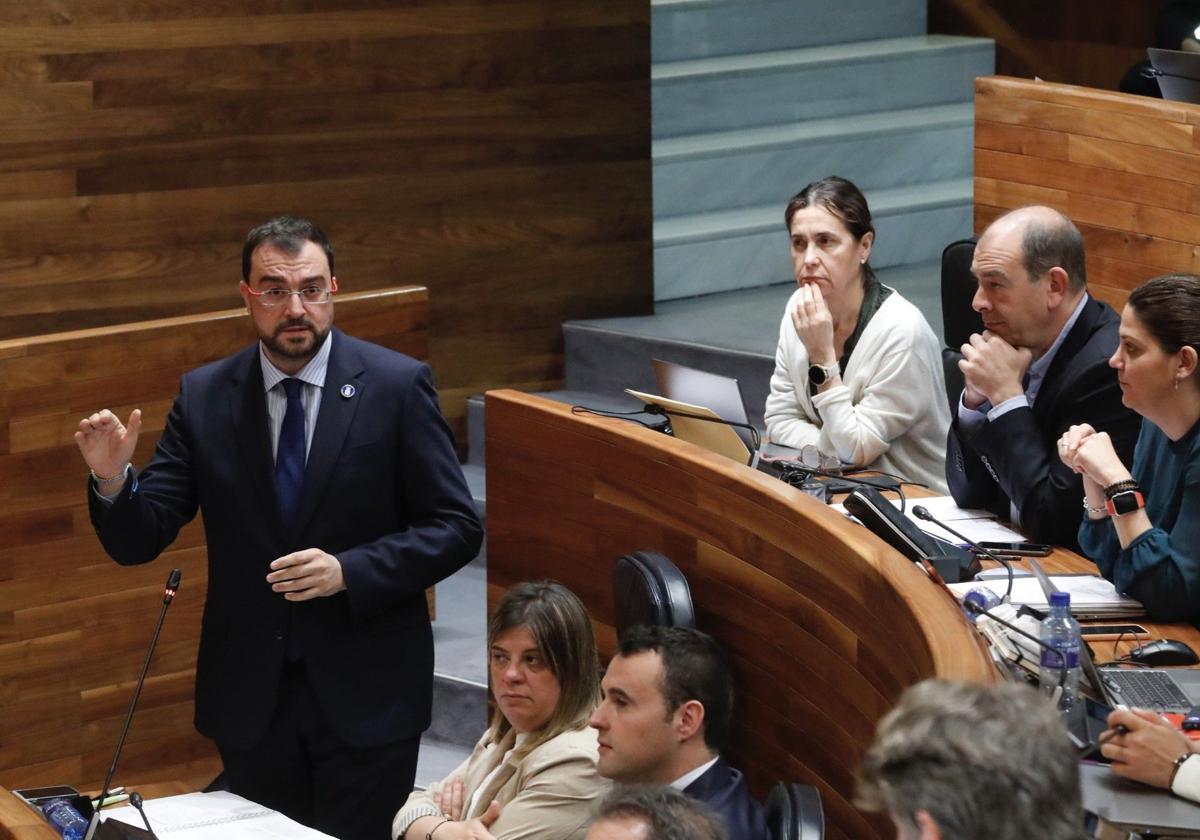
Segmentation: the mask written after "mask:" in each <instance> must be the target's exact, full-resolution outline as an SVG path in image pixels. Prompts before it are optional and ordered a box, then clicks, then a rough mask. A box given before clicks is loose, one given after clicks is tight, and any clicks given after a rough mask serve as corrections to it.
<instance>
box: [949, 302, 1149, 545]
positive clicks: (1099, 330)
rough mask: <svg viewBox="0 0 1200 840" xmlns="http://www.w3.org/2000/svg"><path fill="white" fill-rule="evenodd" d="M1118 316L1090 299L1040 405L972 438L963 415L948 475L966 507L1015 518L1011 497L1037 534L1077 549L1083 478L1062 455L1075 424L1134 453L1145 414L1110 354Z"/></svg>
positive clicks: (953, 436) (953, 432)
mask: <svg viewBox="0 0 1200 840" xmlns="http://www.w3.org/2000/svg"><path fill="white" fill-rule="evenodd" d="M1117 326H1118V320H1117V318H1116V314H1115V313H1113V312H1112V310H1111V309H1109V308H1108V307H1107V306H1106V305H1104V304H1102V303H1100V302H1099V301H1096V300H1094V299H1093V300H1090V301H1089V302H1088V304H1087V305H1086V306H1085V307H1084V311H1083V313H1081V315H1080V318H1079V320H1078V321H1077V322H1076V324H1075V327H1074V328H1072V330H1071V333H1070V334H1069V335H1068V336H1067V339H1066V340H1065V341H1064V343H1063V345H1062V346H1061V347H1060V348H1059V351H1058V353H1057V354H1056V356H1055V358H1054V361H1053V362H1052V363H1051V366H1050V370H1049V371H1048V372H1047V375H1046V379H1045V381H1044V382H1043V383H1042V387H1041V390H1040V391H1039V393H1038V397H1037V400H1036V402H1035V404H1034V406H1033V407H1032V408H1031V407H1022V408H1017V409H1014V410H1012V411H1009V412H1007V413H1005V414H1003V415H1002V416H1000V417H999V418H997V419H996V420H995V421H988V422H986V423H984V424H983V426H982V427H981V428H980V429H979V430H978V431H977V432H976V433H975V434H974V435H973V436H970V437H969V436H967V435H966V434H965V433H964V431H963V430H962V428H961V427H960V425H959V423H958V420H957V419H955V421H954V422H953V423H951V425H950V433H949V436H948V441H947V448H946V451H947V455H946V479H947V483H948V484H949V486H950V492H951V495H953V496H954V500H955V501H956V502H957V503H958V504H959V505H960V506H962V507H976V508H983V509H985V510H990V511H992V512H993V513H996V514H998V515H1001V516H1004V517H1006V518H1007V517H1008V516H1009V514H1010V511H1009V501H1010V500H1011V501H1012V502H1013V503H1015V504H1016V506H1017V509H1018V510H1019V511H1020V512H1021V522H1020V525H1021V527H1022V528H1023V529H1024V530H1025V531H1026V532H1027V533H1028V534H1029V535H1030V536H1031V537H1033V538H1034V539H1036V540H1039V541H1041V542H1048V543H1053V544H1056V545H1063V546H1068V547H1072V548H1074V547H1077V545H1078V543H1077V532H1078V529H1079V523H1080V521H1081V520H1082V518H1083V508H1082V503H1081V499H1082V498H1083V482H1082V479H1081V478H1080V477H1079V476H1078V475H1076V474H1075V473H1073V472H1072V471H1071V470H1070V469H1069V468H1068V467H1067V466H1066V465H1065V464H1063V463H1062V461H1061V460H1060V459H1059V457H1058V454H1057V447H1056V442H1057V440H1058V438H1059V437H1060V436H1061V435H1062V433H1063V432H1065V431H1066V430H1067V429H1068V428H1070V426H1072V425H1074V424H1078V423H1090V424H1091V425H1092V426H1094V427H1095V428H1096V430H1097V431H1101V432H1108V433H1109V434H1110V435H1111V436H1112V439H1113V444H1114V446H1115V448H1116V450H1117V453H1118V454H1120V455H1121V456H1122V458H1123V459H1124V458H1127V457H1129V456H1131V455H1132V453H1133V447H1134V444H1135V442H1136V441H1137V434H1138V428H1139V426H1140V418H1139V417H1138V416H1137V415H1136V414H1134V413H1133V412H1132V411H1130V410H1129V409H1128V408H1126V407H1125V406H1124V404H1123V403H1122V402H1121V388H1120V385H1119V383H1118V382H1117V377H1116V374H1115V372H1114V371H1113V370H1112V368H1110V367H1109V366H1108V357H1109V355H1110V354H1111V353H1112V351H1113V350H1114V349H1116V344H1117Z"/></svg>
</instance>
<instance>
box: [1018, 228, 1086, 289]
mask: <svg viewBox="0 0 1200 840" xmlns="http://www.w3.org/2000/svg"><path fill="white" fill-rule="evenodd" d="M1021 251H1022V256H1023V257H1024V260H1023V262H1024V264H1025V270H1026V271H1027V272H1029V280H1030V282H1033V283H1036V282H1037V281H1038V280H1039V279H1040V278H1041V277H1044V276H1045V275H1046V272H1047V271H1049V270H1050V269H1052V268H1054V267H1055V266H1058V267H1059V268H1061V269H1063V270H1064V271H1066V272H1067V278H1068V279H1069V280H1070V288H1071V291H1073V292H1078V291H1082V290H1083V289H1085V288H1087V261H1086V259H1085V255H1084V248H1083V234H1081V233H1080V232H1079V228H1077V227H1075V224H1074V223H1073V222H1072V221H1071V220H1070V219H1068V218H1067V217H1066V216H1063V215H1061V214H1059V218H1058V219H1056V220H1053V221H1050V220H1043V219H1029V220H1028V221H1027V222H1026V223H1025V230H1024V233H1023V235H1022V237H1021Z"/></svg>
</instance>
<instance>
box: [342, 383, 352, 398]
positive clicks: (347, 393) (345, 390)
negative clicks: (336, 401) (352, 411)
mask: <svg viewBox="0 0 1200 840" xmlns="http://www.w3.org/2000/svg"><path fill="white" fill-rule="evenodd" d="M353 396H354V386H353V385H343V386H342V397H344V398H345V399H350V398H351V397H353Z"/></svg>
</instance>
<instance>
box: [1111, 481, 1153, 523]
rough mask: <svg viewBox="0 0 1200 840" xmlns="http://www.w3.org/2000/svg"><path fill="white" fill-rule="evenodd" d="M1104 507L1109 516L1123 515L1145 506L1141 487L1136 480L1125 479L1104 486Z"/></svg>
mask: <svg viewBox="0 0 1200 840" xmlns="http://www.w3.org/2000/svg"><path fill="white" fill-rule="evenodd" d="M1104 498H1105V500H1106V501H1105V502H1104V509H1105V510H1106V511H1107V512H1108V515H1109V516H1123V515H1124V514H1126V513H1133V512H1134V511H1135V510H1141V509H1142V508H1144V507H1145V506H1146V500H1145V498H1144V497H1143V496H1142V488H1141V485H1139V484H1138V483H1137V482H1136V481H1134V480H1132V479H1126V480H1125V481H1118V482H1116V483H1115V484H1110V485H1108V486H1107V487H1105V488H1104Z"/></svg>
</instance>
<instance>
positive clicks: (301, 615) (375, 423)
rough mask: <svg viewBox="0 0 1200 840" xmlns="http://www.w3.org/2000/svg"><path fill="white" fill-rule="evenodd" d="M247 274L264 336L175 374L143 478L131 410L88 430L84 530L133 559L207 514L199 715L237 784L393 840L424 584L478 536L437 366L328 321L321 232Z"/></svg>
mask: <svg viewBox="0 0 1200 840" xmlns="http://www.w3.org/2000/svg"><path fill="white" fill-rule="evenodd" d="M242 276H243V281H242V282H241V284H240V289H241V294H242V298H243V300H245V302H246V308H247V311H248V312H249V314H250V318H251V320H252V321H253V322H254V326H255V329H256V330H257V332H258V336H259V341H258V343H257V344H255V345H253V346H251V347H248V348H246V349H245V350H242V351H241V352H239V353H236V354H235V355H233V356H230V357H228V358H226V359H223V360H221V361H218V362H215V363H213V364H210V365H206V366H204V367H201V368H199V369H197V370H194V371H192V372H190V373H188V374H186V375H185V376H184V377H183V382H182V385H181V388H180V393H179V396H178V397H177V398H176V400H175V403H174V406H173V407H172V409H171V412H170V415H169V416H168V417H167V421H166V428H165V429H164V430H163V434H162V437H161V439H160V440H159V442H158V446H157V448H156V450H155V453H154V456H153V457H152V458H151V460H150V463H149V464H147V465H146V467H145V468H144V469H142V471H141V472H136V471H135V470H134V469H133V467H132V465H131V464H130V460H131V459H132V457H133V452H134V446H135V444H136V443H137V436H138V431H139V429H140V427H141V412H140V410H135V411H134V412H133V413H132V414H131V415H130V417H129V421H128V423H124V424H123V423H122V422H121V421H120V420H119V419H118V418H117V417H116V416H115V415H113V414H112V412H110V411H109V410H107V409H104V410H102V411H99V412H97V413H96V414H93V415H91V416H90V417H88V418H86V419H85V420H83V421H82V422H81V423H80V426H79V431H78V432H77V433H76V435H75V439H76V442H77V443H78V444H79V448H80V451H81V452H82V453H83V457H84V459H85V460H86V461H87V464H88V466H89V467H90V468H91V484H90V490H89V493H88V496H89V500H90V505H91V515H92V523H93V525H94V526H95V528H96V533H97V534H98V535H99V537H100V541H101V542H102V543H103V545H104V547H105V550H106V551H108V553H109V554H110V555H111V556H112V557H113V559H115V560H116V561H117V562H118V563H121V564H123V565H128V564H135V563H146V562H149V561H150V560H153V559H154V558H155V557H156V556H158V554H159V553H160V552H161V551H162V550H163V549H165V548H166V547H167V546H168V545H169V544H170V543H171V541H172V540H174V538H175V536H176V534H177V533H178V531H179V529H180V528H181V527H182V526H183V525H184V524H186V523H187V522H188V521H190V520H191V519H192V518H193V517H194V516H195V514H196V512H197V510H198V509H199V510H200V511H201V512H202V513H203V515H204V529H205V534H206V537H207V541H208V563H209V574H208V600H207V602H206V604H205V609H204V621H203V628H202V632H201V638H200V651H199V657H198V661H197V666H196V719H195V720H196V728H197V729H198V730H199V731H200V732H201V733H203V734H204V735H207V736H208V737H210V738H212V739H213V740H214V741H215V742H216V744H217V747H218V749H219V750H220V753H221V757H222V760H223V762H224V765H225V773H226V777H227V779H228V782H229V786H230V789H231V790H233V791H234V792H235V793H239V794H241V795H243V796H246V797H247V798H249V799H252V800H255V801H257V802H261V803H262V804H264V805H268V806H270V807H272V808H275V809H277V810H279V811H282V812H283V813H285V814H287V815H288V816H290V817H292V818H293V819H296V820H298V821H300V822H303V823H305V824H308V825H311V826H313V827H314V828H317V829H319V830H322V831H325V832H327V833H329V834H333V835H335V836H337V837H339V838H371V837H376V838H378V837H386V836H388V833H389V831H390V825H391V818H392V815H393V814H394V813H395V812H396V810H398V809H399V807H400V805H402V804H403V802H404V800H405V798H406V797H407V795H408V793H409V791H411V789H412V786H413V779H414V775H415V771H416V759H417V749H418V746H419V743H420V735H421V732H422V731H423V730H424V729H425V728H426V727H427V726H428V725H429V717H430V705H431V691H432V673H433V646H432V634H431V631H430V625H429V618H428V613H427V610H426V606H425V598H424V592H425V589H426V587H429V586H432V585H433V584H434V583H436V582H437V581H439V580H441V579H443V578H445V577H447V576H448V575H450V574H452V573H453V572H454V571H455V570H457V569H458V568H460V567H461V566H463V565H464V564H466V563H467V562H469V561H470V560H471V558H472V557H474V556H475V554H476V553H477V552H478V550H479V546H480V542H481V540H482V529H481V526H480V524H479V520H478V518H477V517H476V515H475V512H474V507H473V505H472V502H471V497H470V494H469V493H468V491H467V487H466V483H465V482H464V480H463V477H462V471H461V469H460V468H459V465H458V461H457V459H456V457H455V454H454V448H453V442H452V440H451V435H450V430H449V428H448V427H447V426H446V423H445V421H444V420H443V419H442V415H441V412H440V410H439V408H438V403H437V392H436V391H435V389H434V386H433V382H432V380H431V377H430V372H429V369H428V367H427V366H426V365H424V364H421V363H420V362H417V361H415V360H413V359H410V358H409V357H407V356H404V355H402V354H400V353H396V352H393V351H391V350H387V349H385V348H382V347H379V346H376V345H373V344H369V343H367V342H364V341H359V340H357V339H354V338H351V337H350V336H347V335H345V334H344V333H342V332H340V331H338V330H337V329H336V328H334V327H333V308H334V307H333V296H334V294H335V293H336V292H337V288H338V286H337V279H336V277H335V276H334V274H333V248H332V246H331V245H330V243H329V240H328V239H327V238H326V237H325V234H324V233H322V232H321V230H320V229H319V228H317V227H316V226H315V225H313V224H312V223H311V222H309V221H307V220H304V219H299V218H294V217H288V216H281V217H277V218H274V219H271V220H270V221H268V222H266V223H265V224H263V225H260V226H259V227H256V228H254V229H253V230H252V231H250V233H249V235H248V236H247V239H246V243H245V246H244V248H243V251H242Z"/></svg>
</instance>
